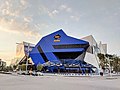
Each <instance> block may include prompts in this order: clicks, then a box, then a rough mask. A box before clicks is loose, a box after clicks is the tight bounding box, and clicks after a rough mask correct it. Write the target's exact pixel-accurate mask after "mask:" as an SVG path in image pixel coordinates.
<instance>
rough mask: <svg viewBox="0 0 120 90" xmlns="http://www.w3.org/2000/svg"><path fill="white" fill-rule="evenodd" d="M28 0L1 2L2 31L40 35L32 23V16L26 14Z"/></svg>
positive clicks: (0, 27)
mask: <svg viewBox="0 0 120 90" xmlns="http://www.w3.org/2000/svg"><path fill="white" fill-rule="evenodd" d="M27 4H28V0H6V1H4V0H3V1H2V3H0V31H4V32H8V33H15V34H24V35H26V36H31V37H32V36H34V37H37V36H39V32H38V31H37V30H36V29H35V28H34V25H31V22H32V20H33V19H32V16H27V15H24V14H23V13H24V11H25V10H26V9H27V7H28V5H27Z"/></svg>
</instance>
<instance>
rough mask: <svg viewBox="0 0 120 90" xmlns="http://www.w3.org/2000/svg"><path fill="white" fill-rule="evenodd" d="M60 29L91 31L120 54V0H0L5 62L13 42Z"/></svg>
mask: <svg viewBox="0 0 120 90" xmlns="http://www.w3.org/2000/svg"><path fill="white" fill-rule="evenodd" d="M59 29H63V30H64V32H65V33H66V34H67V35H69V36H73V37H76V38H79V39H80V38H82V37H85V36H88V35H93V36H94V38H95V39H96V41H97V42H100V41H102V43H107V44H108V53H109V54H116V55H118V56H120V40H119V38H120V0H0V58H1V59H3V60H5V61H6V62H7V63H10V62H11V59H13V58H14V57H15V53H16V43H18V42H22V41H27V42H31V43H33V44H36V43H37V42H38V41H39V40H40V39H41V38H42V37H43V36H45V35H48V34H50V33H52V32H54V31H57V30H59Z"/></svg>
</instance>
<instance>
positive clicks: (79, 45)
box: [53, 44, 89, 49]
mask: <svg viewBox="0 0 120 90" xmlns="http://www.w3.org/2000/svg"><path fill="white" fill-rule="evenodd" d="M88 46H89V45H88V44H63V45H53V47H54V49H69V48H87V47H88Z"/></svg>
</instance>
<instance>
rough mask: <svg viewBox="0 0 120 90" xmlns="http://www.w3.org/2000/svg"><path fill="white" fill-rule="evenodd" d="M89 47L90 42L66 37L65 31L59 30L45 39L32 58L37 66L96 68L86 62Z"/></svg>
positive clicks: (36, 47)
mask: <svg viewBox="0 0 120 90" xmlns="http://www.w3.org/2000/svg"><path fill="white" fill-rule="evenodd" d="M88 47H89V42H87V41H84V40H81V39H77V38H73V37H71V36H68V35H66V34H65V33H64V32H63V30H59V31H56V32H54V33H52V34H49V35H47V36H45V37H43V38H42V39H41V40H40V41H39V42H38V43H37V45H36V46H35V47H34V48H33V49H32V51H31V52H30V57H31V58H32V60H33V63H34V64H35V65H36V66H37V65H38V64H44V65H48V66H49V64H52V65H53V66H55V65H57V66H58V65H59V66H60V65H61V66H62V67H61V68H65V69H67V68H69V69H70V68H71V69H76V70H77V69H80V68H81V69H82V68H83V67H84V68H89V67H94V66H93V65H91V64H88V63H86V62H84V58H85V54H86V50H87V49H88ZM52 65H50V67H52ZM54 68H55V67H54ZM59 68H60V67H59Z"/></svg>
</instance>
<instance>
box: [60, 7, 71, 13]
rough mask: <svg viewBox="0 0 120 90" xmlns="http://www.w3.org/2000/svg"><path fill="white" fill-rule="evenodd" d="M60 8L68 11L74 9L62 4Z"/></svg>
mask: <svg viewBox="0 0 120 90" xmlns="http://www.w3.org/2000/svg"><path fill="white" fill-rule="evenodd" d="M59 10H62V11H66V12H72V9H71V8H70V7H68V6H67V5H61V6H60V7H59Z"/></svg>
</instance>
